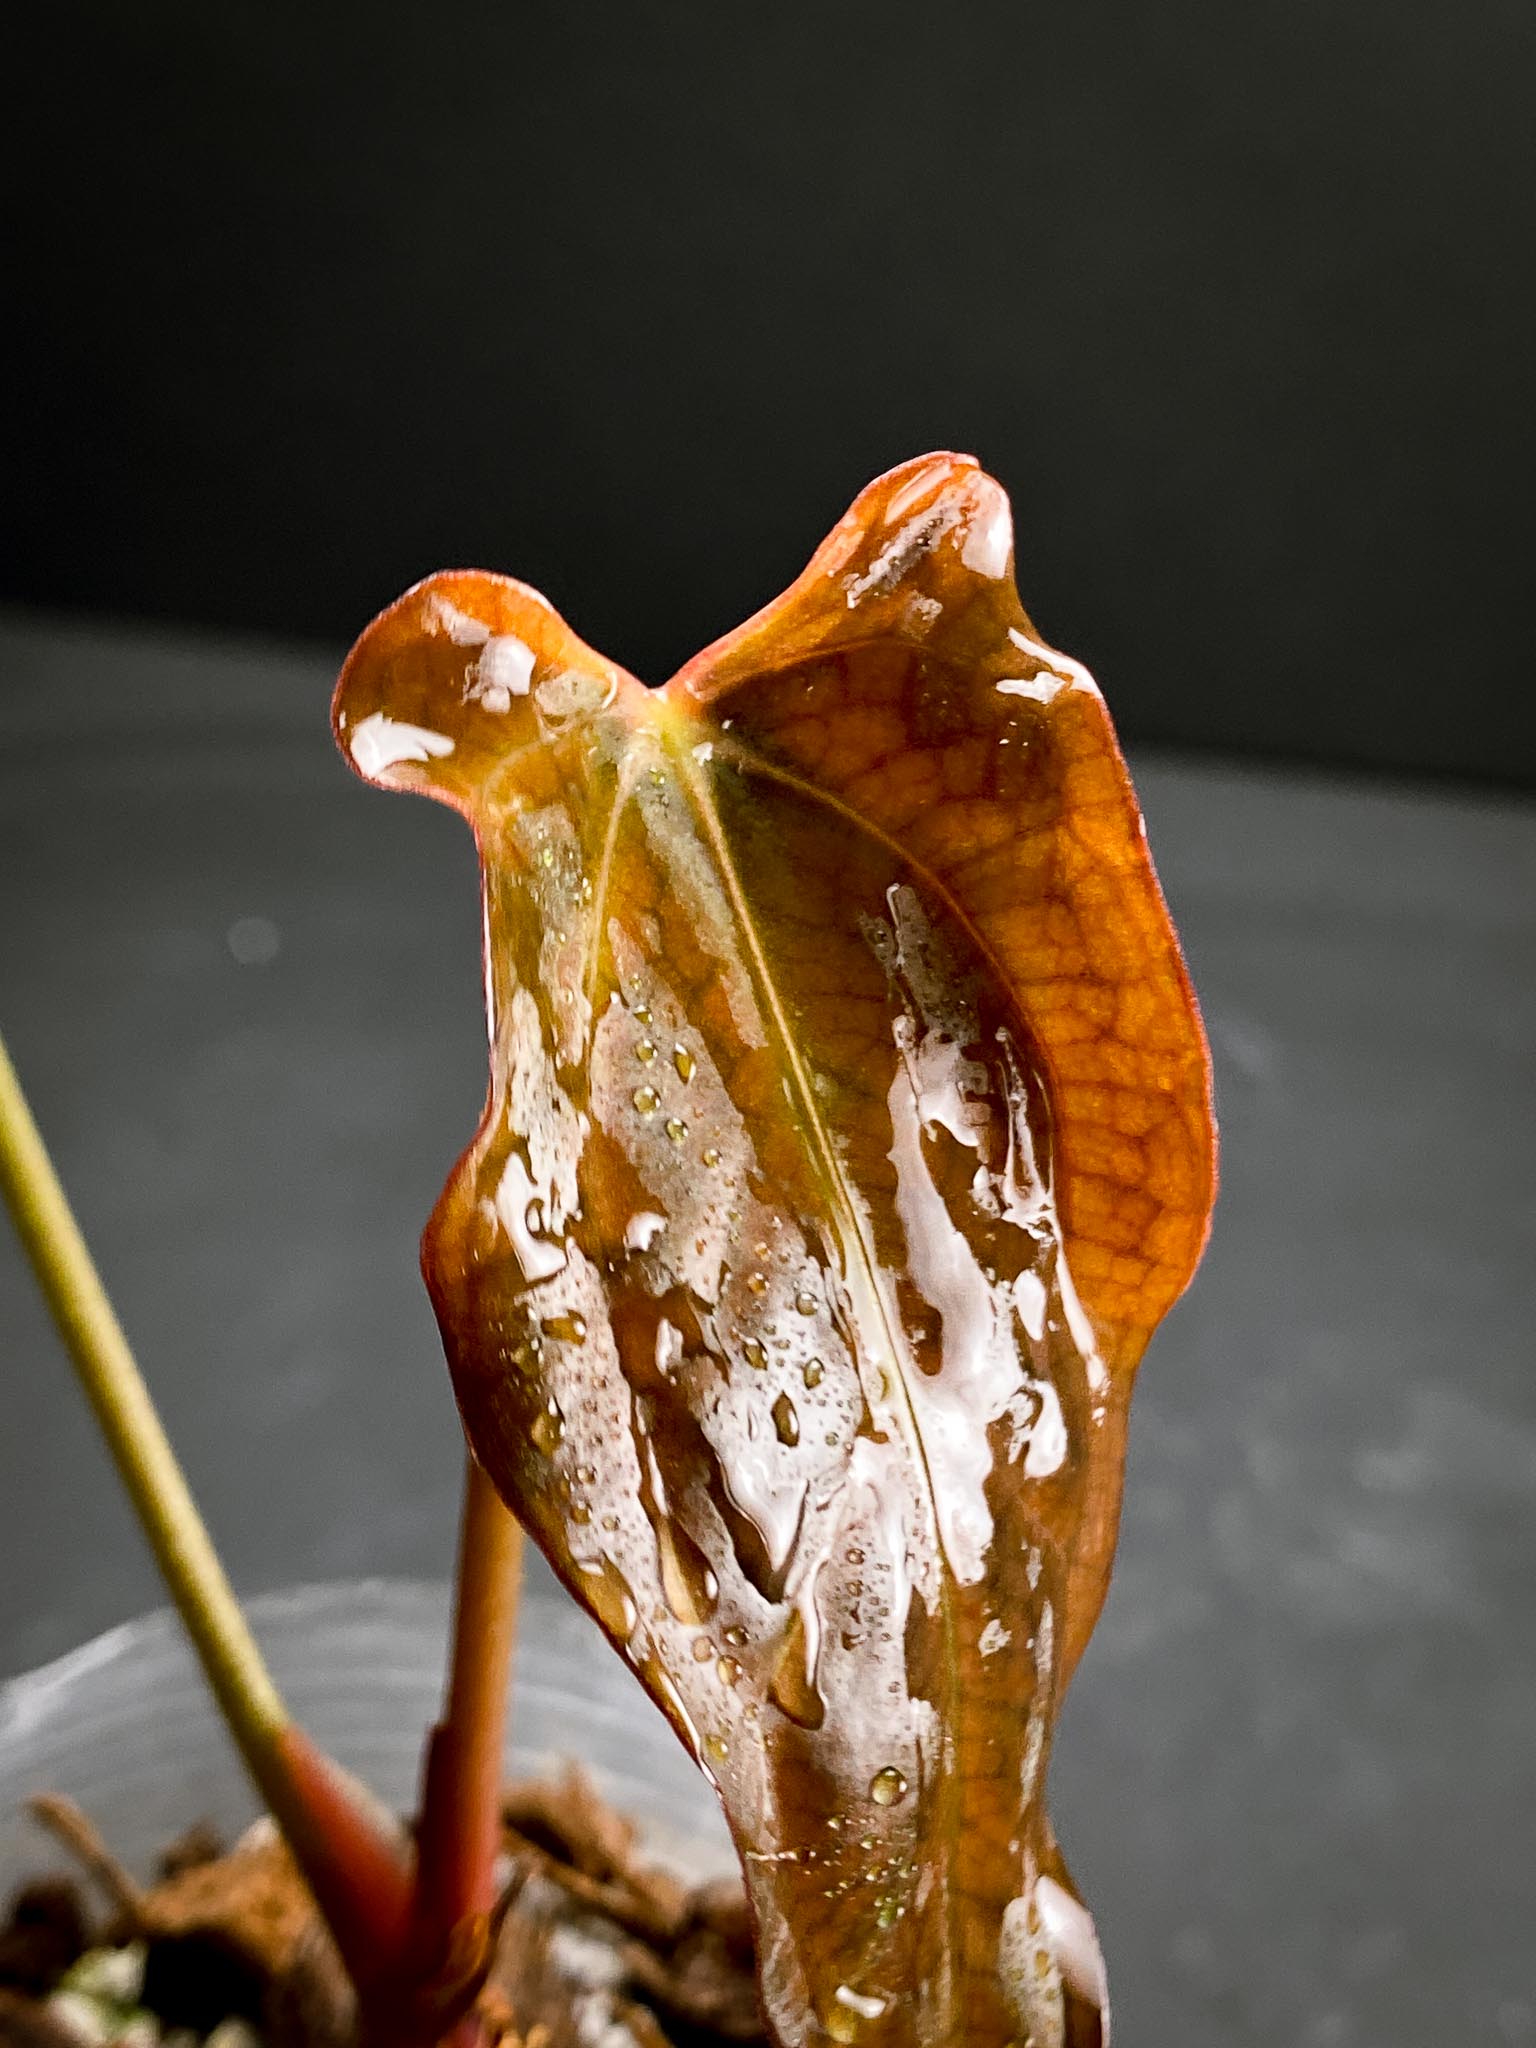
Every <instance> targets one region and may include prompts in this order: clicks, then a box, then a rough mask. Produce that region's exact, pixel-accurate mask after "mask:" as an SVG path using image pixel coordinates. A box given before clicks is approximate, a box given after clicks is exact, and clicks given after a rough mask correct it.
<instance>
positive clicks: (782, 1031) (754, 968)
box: [662, 731, 963, 2026]
mask: <svg viewBox="0 0 1536 2048" xmlns="http://www.w3.org/2000/svg"><path fill="white" fill-rule="evenodd" d="M662 744H663V746H664V747H665V749H666V751H667V753H668V754H669V755H670V756H671V759H672V761H673V764H674V766H675V767H676V769H677V772H678V776H679V779H680V780H681V782H682V784H683V787H684V789H685V790H686V791H687V793H688V798H689V802H690V804H691V806H692V808H693V811H694V815H695V817H696V818H697V820H698V823H699V826H700V829H701V830H702V831H703V834H704V837H705V840H706V841H707V843H708V845H709V849H710V852H711V853H712V855H713V856H714V860H715V865H716V868H717V870H718V872H719V876H720V880H721V882H722V884H723V886H724V888H725V892H726V895H727V897H728V898H729V900H730V904H731V908H732V911H733V912H734V914H735V918H736V922H737V925H738V928H739V930H740V932H741V935H742V939H743V943H744V945H745V948H746V952H747V956H748V966H749V970H750V972H751V974H752V977H753V980H754V981H755V982H756V984H757V988H758V994H759V998H760V1000H761V1001H762V1003H763V1005H764V1008H765V1010H766V1012H767V1016H768V1020H769V1024H770V1027H771V1029H772V1031H773V1033H774V1036H775V1037H776V1038H777V1040H778V1043H779V1049H780V1053H781V1056H782V1058H783V1061H784V1065H785V1068H786V1071H787V1073H788V1077H789V1082H790V1089H791V1095H792V1098H793V1100H794V1103H795V1106H796V1108H797V1109H798V1111H799V1114H800V1119H801V1125H802V1128H803V1130H804V1131H805V1133H806V1134H807V1136H808V1138H809V1140H810V1145H811V1149H812V1152H813V1154H814V1156H815V1160H816V1164H817V1167H818V1169H819V1173H820V1178H821V1180H822V1182H823V1185H824V1186H825V1188H826V1190H827V1194H828V1196H829V1199H830V1201H831V1204H832V1207H833V1209H834V1212H835V1213H836V1214H837V1215H838V1216H839V1218H840V1219H841V1221H842V1223H843V1225H844V1227H845V1232H846V1233H847V1235H845V1240H844V1241H845V1242H849V1241H851V1242H852V1243H853V1245H854V1246H855V1247H856V1248H857V1252H858V1257H859V1262H860V1265H861V1267H862V1271H863V1280H864V1283H865V1286H866V1288H867V1290H868V1293H869V1296H870V1299H871V1302H872V1304H873V1306H874V1309H875V1312H876V1315H877V1316H878V1318H879V1323H880V1327H881V1330H882V1331H883V1333H884V1338H885V1346H886V1350H887V1352H888V1353H889V1355H890V1360H891V1366H892V1371H893V1376H894V1381H895V1384H896V1385H898V1386H899V1387H900V1388H901V1391H902V1404H903V1408H904V1411H905V1415H906V1422H907V1437H908V1441H909V1443H910V1444H911V1445H912V1447H913V1452H914V1455H915V1457H916V1460H917V1464H918V1468H919V1470H920V1472H921V1474H922V1479H923V1486H924V1491H925V1493H926V1496H927V1499H928V1503H929V1514H930V1518H931V1522H932V1529H933V1540H934V1546H935V1548H936V1550H937V1552H938V1555H939V1558H940V1560H941V1561H942V1571H941V1584H940V1593H939V1605H940V1627H941V1632H942V1637H943V1646H944V1658H943V1663H944V1673H945V1686H946V1691H947V1693H948V1695H949V1697H948V1700H947V1702H946V1704H947V1707H948V1713H947V1715H946V1721H947V1724H948V1726H949V1727H950V1728H951V1729H953V1728H955V1727H956V1726H957V1725H958V1720H959V1713H958V1709H959V1698H960V1674H959V1664H958V1659H957V1655H956V1632H955V1618H954V1614H953V1612H952V1606H951V1600H950V1596H949V1590H948V1589H949V1587H950V1586H951V1585H952V1584H953V1583H954V1577H955V1575H954V1572H953V1568H952V1567H951V1565H950V1563H949V1560H948V1557H947V1556H946V1554H945V1550H944V1539H943V1530H942V1524H941V1522H940V1518H939V1512H938V1489H937V1486H936V1484H935V1481H934V1476H933V1471H932V1468H931V1466H930V1464H929V1462H928V1452H927V1447H926V1445H925V1444H924V1442H923V1435H922V1431H921V1429H920V1428H919V1426H918V1421H917V1415H916V1411H915V1409H914V1407H913V1405H912V1398H911V1393H910V1391H909V1389H908V1386H907V1367H906V1353H905V1347H904V1345H902V1344H901V1343H898V1341H897V1333H896V1331H895V1330H894V1329H893V1327H892V1324H891V1318H890V1315H889V1312H888V1310H887V1305H886V1301H885V1297H884V1295H883V1294H882V1292H881V1289H880V1286H879V1284H878V1280H877V1277H876V1276H877V1273H878V1262H877V1260H876V1257H875V1252H874V1247H873V1245H872V1244H871V1243H870V1240H869V1233H868V1231H867V1229H866V1227H865V1224H864V1221H863V1218H862V1217H861V1215H860V1213H859V1209H858V1205H857V1203H856V1202H855V1201H854V1200H853V1197H852V1195H851V1193H850V1190H849V1187H848V1183H847V1179H846V1177H845V1175H844V1173H843V1169H842V1165H841V1162H840V1161H839V1159H838V1157H837V1152H836V1149H835V1147H834V1146H833V1143H832V1139H831V1134H830V1132H829V1131H828V1129H827V1126H826V1123H825V1121H824V1120H823V1117H822V1114H821V1110H820V1107H819V1105H818V1103H817V1101H816V1095H815V1090H814V1089H813V1087H812V1086H811V1081H810V1076H809V1074H808V1073H807V1072H806V1069H805V1065H804V1062H803V1061H802V1060H801V1057H800V1053H799V1050H798V1048H797V1047H796V1045H795V1042H794V1037H793V1034H792V1032H791V1030H790V1024H789V1019H788V1017H787V1016H786V1014H785V1011H784V1006H783V1003H782V1002H781V1001H780V998H779V992H778V989H777V986H776V985H775V982H774V978H773V973H772V970H771V969H770V967H769V964H768V959H767V955H766V952H765V950H764V947H763V943H762V940H761V938H760V937H759V935H758V931H757V926H756V923H755V922H754V920H753V917H752V912H751V909H750V907H749V905H748V903H747V900H746V894H745V891H744V890H743V888H742V884H741V878H740V876H739V874H738V873H737V870H736V863H735V861H734V859H733V858H732V855H731V850H730V845H729V842H728V841H727V839H726V835H725V828H724V825H723V824H722V822H721V819H720V813H719V811H718V809H717V807H716V805H715V801H714V794H713V791H712V790H711V789H710V787H709V785H708V783H707V781H706V780H705V778H704V776H703V775H702V774H701V773H700V771H699V768H698V765H697V763H696V762H695V761H694V760H693V758H692V753H691V749H690V748H689V747H688V745H687V743H686V742H685V741H683V740H682V739H680V738H679V737H678V736H676V735H674V734H672V733H670V732H666V731H664V732H663V737H662ZM728 751H729V752H730V753H731V754H732V755H738V756H745V757H747V758H749V759H750V758H751V757H750V755H749V754H748V751H747V750H746V749H744V748H741V747H740V746H739V745H738V744H737V743H734V742H733V743H729V746H728ZM781 779H783V780H791V779H792V778H788V777H785V778H781ZM805 793H806V794H807V795H809V796H813V797H814V796H824V792H821V791H818V790H816V789H814V788H813V787H809V786H807V787H806V790H805ZM830 801H831V802H832V803H833V804H834V805H835V807H836V808H837V809H838V810H839V811H840V812H841V813H842V814H843V815H844V816H846V817H847V818H848V820H849V821H850V823H853V824H855V825H857V826H858V827H860V829H862V830H865V831H868V830H869V829H870V828H869V827H868V825H867V824H866V822H865V821H864V820H863V819H861V818H859V817H858V815H857V814H856V813H855V812H853V811H851V810H848V809H847V807H846V806H844V805H841V804H837V803H836V800H835V799H830ZM875 836H876V837H880V838H884V835H883V834H879V833H876V835H875ZM897 851H898V852H899V851H900V849H897ZM903 858H904V859H905V856H903ZM908 865H909V866H914V865H915V863H911V862H909V863H908ZM861 1365H862V1361H859V1360H856V1361H855V1366H856V1369H859V1368H860V1367H861ZM862 1377H863V1375H862V1370H860V1379H861V1381H862ZM866 1398H867V1396H866ZM940 1789H941V1793H942V1806H943V1814H942V1820H943V1832H944V1835H945V1838H946V1839H947V1841H948V1842H949V1843H950V1844H951V1859H952V1858H953V1852H954V1845H955V1844H957V1842H958V1839H959V1819H960V1816H959V1784H958V1781H957V1779H956V1776H955V1774H954V1772H952V1771H946V1772H943V1774H942V1784H941V1788H940ZM957 1908H958V1894H957V1890H956V1887H955V1885H954V1883H953V1882H951V1883H948V1884H946V1885H945V1887H944V1912H945V1922H946V1932H947V1935H948V1946H949V1957H948V1960H949V1964H950V1986H951V1992H950V1995H951V2001H952V2004H953V2006H954V2010H953V2012H952V2025H954V2026H958V2025H960V2024H961V2022H962V2018H963V2015H962V2014H961V2012H960V2011H959V2008H958V2002H957V2001H958V1993H957V1987H956V1984H955V1977H956V1974H957V1972H958V1969H959V1959H960V1957H961V1955H962V1954H963V1947H962V1942H961V1931H960V1926H959V1916H958V1910H957Z"/></svg>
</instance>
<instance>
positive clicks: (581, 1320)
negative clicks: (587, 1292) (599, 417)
mask: <svg viewBox="0 0 1536 2048" xmlns="http://www.w3.org/2000/svg"><path fill="white" fill-rule="evenodd" d="M542 1328H543V1331H544V1334H545V1336H546V1337H557V1338H558V1339H559V1340H560V1342H561V1343H562V1344H580V1343H581V1342H582V1341H583V1340H584V1338H585V1337H586V1334H587V1319H586V1317H585V1316H581V1315H577V1313H576V1311H575V1310H574V1309H572V1310H570V1311H568V1312H567V1313H565V1314H563V1315H558V1316H546V1317H545V1318H544V1321H543V1324H542Z"/></svg>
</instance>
